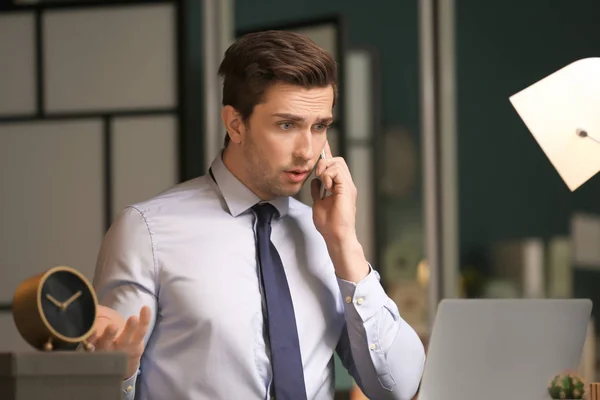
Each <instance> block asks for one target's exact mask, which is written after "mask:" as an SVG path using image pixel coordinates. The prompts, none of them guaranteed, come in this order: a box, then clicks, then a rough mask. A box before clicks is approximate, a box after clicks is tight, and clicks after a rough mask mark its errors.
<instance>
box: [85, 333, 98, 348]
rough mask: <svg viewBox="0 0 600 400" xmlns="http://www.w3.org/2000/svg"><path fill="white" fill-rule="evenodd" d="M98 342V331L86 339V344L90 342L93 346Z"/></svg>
mask: <svg viewBox="0 0 600 400" xmlns="http://www.w3.org/2000/svg"><path fill="white" fill-rule="evenodd" d="M96 340H98V332H97V331H93V332H92V334H91V335H90V336H88V338H87V339H86V342H88V343H89V344H91V345H94V346H95V345H96Z"/></svg>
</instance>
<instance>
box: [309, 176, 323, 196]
mask: <svg viewBox="0 0 600 400" xmlns="http://www.w3.org/2000/svg"><path fill="white" fill-rule="evenodd" d="M310 195H311V197H312V199H313V201H317V200H321V181H320V180H318V179H317V178H315V179H313V180H312V181H311V182H310Z"/></svg>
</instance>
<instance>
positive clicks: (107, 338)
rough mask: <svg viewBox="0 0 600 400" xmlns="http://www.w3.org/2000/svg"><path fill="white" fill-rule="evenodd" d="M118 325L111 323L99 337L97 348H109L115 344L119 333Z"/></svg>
mask: <svg viewBox="0 0 600 400" xmlns="http://www.w3.org/2000/svg"><path fill="white" fill-rule="evenodd" d="M117 329H118V328H117V327H116V326H115V325H109V326H107V327H106V329H105V330H104V333H103V334H102V336H100V337H99V338H98V340H97V341H96V344H95V345H94V346H95V347H96V349H97V350H108V349H111V348H112V347H113V345H114V341H115V337H116V335H117Z"/></svg>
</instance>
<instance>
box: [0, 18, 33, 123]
mask: <svg viewBox="0 0 600 400" xmlns="http://www.w3.org/2000/svg"><path fill="white" fill-rule="evenodd" d="M35 86H36V77H35V41H34V17H33V14H30V13H26V14H16V13H10V14H7V15H0V116H2V115H10V114H33V113H34V112H35V106H36V93H35Z"/></svg>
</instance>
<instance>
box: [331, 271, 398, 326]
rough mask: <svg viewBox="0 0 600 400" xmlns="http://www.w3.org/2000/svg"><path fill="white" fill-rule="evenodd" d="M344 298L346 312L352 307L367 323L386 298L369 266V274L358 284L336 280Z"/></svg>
mask: <svg viewBox="0 0 600 400" xmlns="http://www.w3.org/2000/svg"><path fill="white" fill-rule="evenodd" d="M337 280H338V285H339V286H340V291H341V293H342V296H343V297H344V303H345V306H346V310H348V307H352V308H354V309H355V310H356V312H357V313H358V315H359V316H360V318H361V319H362V321H363V322H365V321H367V320H368V319H369V318H371V317H372V316H373V315H375V314H376V313H377V312H378V311H380V310H381V308H382V307H383V306H385V304H386V303H387V300H388V296H387V294H386V293H385V290H383V287H382V286H381V283H380V282H379V274H378V273H377V271H375V270H374V269H373V267H372V266H371V265H370V264H369V274H368V275H367V276H366V277H365V278H364V279H363V280H361V281H360V282H358V283H354V282H350V281H346V280H344V279H341V278H337Z"/></svg>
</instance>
